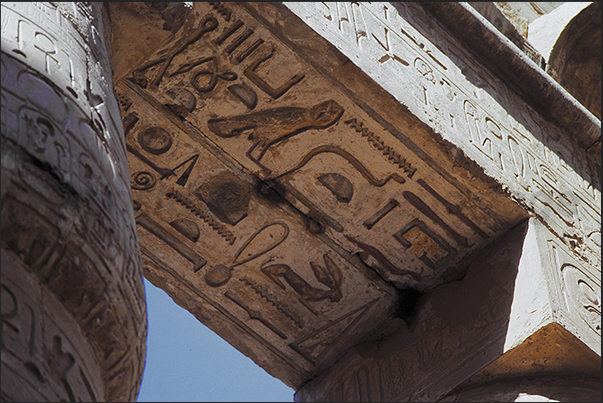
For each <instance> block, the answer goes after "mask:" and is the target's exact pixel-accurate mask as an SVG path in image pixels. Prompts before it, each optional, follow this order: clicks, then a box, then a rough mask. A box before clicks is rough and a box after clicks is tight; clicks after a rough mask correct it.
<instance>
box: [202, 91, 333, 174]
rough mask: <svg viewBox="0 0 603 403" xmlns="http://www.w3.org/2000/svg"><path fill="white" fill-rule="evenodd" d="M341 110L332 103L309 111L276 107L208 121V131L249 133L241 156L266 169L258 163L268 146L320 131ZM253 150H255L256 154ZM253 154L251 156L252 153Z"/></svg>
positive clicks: (330, 123) (225, 134) (222, 133)
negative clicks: (304, 133)
mask: <svg viewBox="0 0 603 403" xmlns="http://www.w3.org/2000/svg"><path fill="white" fill-rule="evenodd" d="M342 114H343V108H342V107H341V106H339V104H338V103H337V102H335V101H333V100H329V101H325V102H322V103H320V104H318V105H315V106H313V107H311V108H299V107H280V108H274V109H268V110H264V111H260V112H254V113H250V114H247V115H239V116H230V117H228V118H220V119H210V120H209V121H208V122H207V124H208V127H209V129H210V130H211V131H212V132H213V133H214V134H215V135H217V136H219V137H224V138H229V137H236V136H239V135H241V134H242V133H244V132H245V131H249V136H248V138H249V139H250V140H252V141H253V144H252V145H251V147H250V148H249V150H247V153H246V154H245V155H246V156H247V157H248V158H249V159H251V160H252V161H254V162H255V163H256V164H257V165H258V166H260V167H261V168H262V169H264V170H266V171H267V172H270V170H269V169H268V168H267V167H265V166H264V165H262V164H261V163H260V160H261V159H262V157H263V156H264V154H265V153H266V151H268V148H270V147H271V146H272V145H274V144H277V143H279V142H281V141H283V140H285V139H287V138H289V137H292V136H295V135H298V134H300V133H302V132H304V131H307V130H310V129H324V128H327V127H329V126H331V125H333V124H335V123H336V122H337V121H338V120H339V118H340V117H341V115H342ZM256 149H257V151H256ZM254 151H256V152H255V153H254V154H252V153H253V152H254Z"/></svg>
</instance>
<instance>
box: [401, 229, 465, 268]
mask: <svg viewBox="0 0 603 403" xmlns="http://www.w3.org/2000/svg"><path fill="white" fill-rule="evenodd" d="M394 238H396V240H397V241H398V242H400V243H401V244H402V246H404V247H405V248H411V249H416V252H415V253H416V254H417V255H419V254H420V256H419V259H421V261H422V262H423V263H425V264H426V265H427V266H429V267H431V268H435V267H436V266H437V265H438V264H439V263H440V262H441V261H443V260H444V259H446V258H451V257H453V256H454V255H456V250H454V249H453V248H452V247H451V246H450V245H449V244H448V243H447V242H446V241H445V240H443V239H442V238H441V237H439V236H438V235H437V234H435V233H434V232H433V231H431V230H430V229H429V228H428V227H427V226H426V225H425V224H424V223H423V222H421V221H420V220H418V219H414V220H413V221H411V222H410V223H408V224H407V225H406V226H405V227H404V228H402V229H401V230H400V231H398V232H396V233H395V234H394Z"/></svg>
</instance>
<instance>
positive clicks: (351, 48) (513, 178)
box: [283, 2, 601, 266]
mask: <svg viewBox="0 0 603 403" xmlns="http://www.w3.org/2000/svg"><path fill="white" fill-rule="evenodd" d="M283 4H284V5H285V6H286V7H287V8H288V9H290V10H291V11H292V12H293V13H295V14H296V15H297V16H298V17H299V18H301V19H302V20H303V21H304V22H305V23H306V24H308V25H309V26H310V27H312V29H313V30H314V31H316V32H317V33H318V34H319V35H320V36H322V37H323V38H325V39H326V40H327V41H329V42H330V43H331V44H332V45H333V46H335V47H336V48H337V49H338V50H339V51H341V52H342V53H343V54H344V55H345V56H347V57H348V58H349V59H350V60H351V61H352V62H353V63H354V64H355V65H357V66H358V67H359V68H360V69H361V70H362V71H363V72H364V73H365V74H367V75H368V76H369V77H371V78H372V79H373V80H374V81H375V82H377V83H378V84H379V85H380V86H382V88H384V89H385V90H386V91H387V92H388V93H389V94H391V95H392V96H394V97H395V98H396V99H397V100H398V101H399V102H400V103H401V104H403V105H404V106H406V107H407V108H408V110H409V111H411V112H412V113H413V114H414V115H416V116H417V117H418V118H419V119H421V120H422V121H423V122H425V123H426V124H428V125H429V126H431V127H433V128H434V130H435V131H436V132H437V133H438V134H439V135H441V136H442V137H443V138H444V139H446V140H448V141H450V142H451V143H453V144H455V145H456V146H457V147H459V148H460V149H462V151H463V152H464V153H465V154H466V155H467V156H468V157H469V158H470V159H472V160H474V161H476V162H477V163H478V164H479V165H480V166H481V167H483V169H484V171H485V172H486V174H487V175H489V176H491V177H492V178H495V179H496V180H497V181H499V182H500V183H501V184H503V187H504V188H505V189H507V190H508V191H509V193H510V195H511V196H512V197H513V198H514V199H516V200H517V201H518V202H519V203H521V204H522V205H524V206H525V207H526V208H527V209H529V210H532V211H533V212H534V214H536V215H537V216H539V217H540V218H542V219H543V220H544V221H545V222H546V223H547V225H548V226H549V227H550V228H551V230H552V231H553V232H554V233H555V234H556V235H557V236H558V237H560V238H564V239H565V240H566V242H567V244H568V245H569V246H570V247H571V248H572V249H573V250H574V251H575V252H576V253H579V254H581V255H582V256H583V257H584V258H585V259H587V260H588V261H589V262H591V263H592V264H593V265H595V266H597V265H600V261H601V258H600V250H599V249H600V246H601V244H600V236H601V232H600V225H601V213H600V203H601V192H600V190H598V189H596V188H594V187H593V186H592V185H591V183H590V178H589V176H588V174H585V173H586V172H588V169H587V167H586V166H585V164H586V161H587V158H586V156H585V151H584V150H582V149H580V148H578V146H577V145H576V144H574V143H572V142H571V140H570V138H571V136H569V135H567V134H566V133H564V132H563V131H562V130H560V129H559V128H558V127H556V126H554V125H553V124H551V123H550V122H548V121H546V120H545V119H543V118H542V117H541V116H540V115H538V113H536V112H535V111H534V109H533V108H532V107H531V106H530V105H528V104H526V103H525V101H523V100H522V99H521V98H520V97H519V96H517V95H516V94H515V93H513V92H511V91H510V90H509V87H508V86H507V84H505V83H503V82H501V80H500V79H498V78H497V77H496V76H494V75H493V74H492V73H491V72H490V71H488V69H486V68H484V67H483V66H482V65H481V64H480V63H479V62H478V61H477V60H476V59H475V56H473V55H471V54H470V53H469V52H468V51H467V49H464V48H463V46H462V45H461V44H459V43H458V42H457V41H455V39H454V38H452V37H451V36H450V35H449V34H448V33H447V32H446V31H445V30H443V29H442V27H441V26H439V25H438V23H437V21H436V20H435V19H434V18H433V17H432V16H430V14H429V13H427V12H426V11H425V10H424V9H423V8H422V7H421V6H419V5H418V4H416V3H395V4H394V3H373V2H371V3H331V2H322V3H283ZM310 57H311V56H310ZM316 59H318V57H316ZM335 78H336V79H337V77H335Z"/></svg>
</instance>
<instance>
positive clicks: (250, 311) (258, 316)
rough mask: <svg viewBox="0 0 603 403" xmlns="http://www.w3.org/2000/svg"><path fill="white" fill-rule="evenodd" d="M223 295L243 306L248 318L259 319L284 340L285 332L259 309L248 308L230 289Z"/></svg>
mask: <svg viewBox="0 0 603 403" xmlns="http://www.w3.org/2000/svg"><path fill="white" fill-rule="evenodd" d="M224 296H225V297H226V298H228V299H230V300H231V301H233V302H234V303H235V304H237V305H238V306H240V307H241V308H243V309H244V310H245V312H247V314H248V315H249V318H250V319H255V320H257V321H259V322H260V323H262V324H263V325H264V326H266V327H267V328H268V329H270V330H272V331H273V332H274V333H275V334H276V335H277V336H278V337H280V338H281V339H283V340H285V339H286V338H287V335H286V334H285V333H283V332H282V331H281V330H280V329H279V328H277V327H276V326H275V325H274V324H273V323H272V322H270V321H269V320H268V319H266V318H264V316H263V315H262V313H261V312H260V311H256V310H255V309H252V308H250V307H249V306H248V305H247V304H246V303H244V302H243V301H242V300H241V298H239V297H238V296H236V295H235V294H234V293H233V292H232V290H228V291H226V293H225V294H224Z"/></svg>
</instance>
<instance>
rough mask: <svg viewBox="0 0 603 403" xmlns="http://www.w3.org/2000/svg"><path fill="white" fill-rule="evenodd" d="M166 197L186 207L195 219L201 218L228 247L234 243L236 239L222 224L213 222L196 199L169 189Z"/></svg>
mask: <svg viewBox="0 0 603 403" xmlns="http://www.w3.org/2000/svg"><path fill="white" fill-rule="evenodd" d="M165 195H166V197H168V198H170V199H174V200H175V201H176V202H178V203H179V204H181V205H183V206H184V207H186V208H187V209H188V210H190V211H192V212H193V213H194V214H195V215H196V216H197V217H199V218H201V219H202V220H203V221H205V222H206V223H207V225H209V226H210V228H211V229H213V230H214V231H216V232H217V233H218V234H219V235H220V236H221V237H222V238H224V239H225V240H226V241H227V242H228V243H229V244H230V245H232V244H233V243H234V241H235V240H236V239H237V237H236V236H235V235H234V234H233V233H232V232H231V231H230V230H229V229H228V228H226V227H225V226H224V225H223V224H222V223H220V222H218V221H217V220H215V219H214V218H213V216H212V214H211V213H210V212H209V211H208V209H207V207H205V205H204V204H201V203H199V202H198V201H197V200H198V199H197V198H196V197H193V195H192V194H191V193H190V192H189V191H188V190H186V189H180V190H178V189H176V188H170V189H169V190H168V191H167V192H166V194H165Z"/></svg>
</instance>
